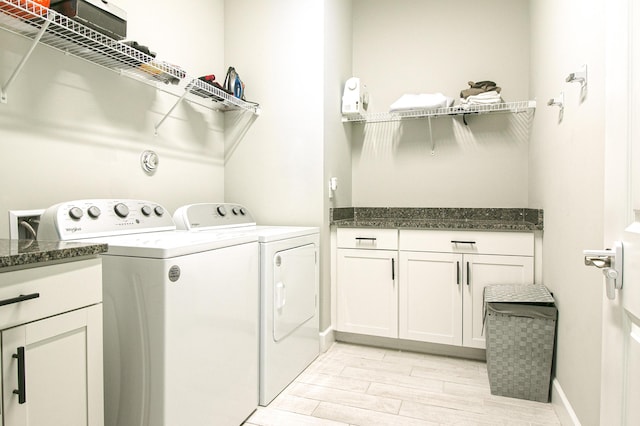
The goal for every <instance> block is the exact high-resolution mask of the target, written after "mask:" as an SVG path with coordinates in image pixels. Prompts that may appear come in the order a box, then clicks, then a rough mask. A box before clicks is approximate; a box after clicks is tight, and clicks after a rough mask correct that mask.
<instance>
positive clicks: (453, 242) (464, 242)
mask: <svg viewBox="0 0 640 426" xmlns="http://www.w3.org/2000/svg"><path fill="white" fill-rule="evenodd" d="M475 243H476V242H475V241H464V240H451V244H469V245H474V244H475Z"/></svg>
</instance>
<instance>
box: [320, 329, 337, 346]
mask: <svg viewBox="0 0 640 426" xmlns="http://www.w3.org/2000/svg"><path fill="white" fill-rule="evenodd" d="M335 341H336V338H335V336H334V333H333V327H331V326H329V327H327V329H326V330H324V331H321V332H320V352H326V351H327V350H328V349H329V348H330V347H331V345H332V344H333V342H335Z"/></svg>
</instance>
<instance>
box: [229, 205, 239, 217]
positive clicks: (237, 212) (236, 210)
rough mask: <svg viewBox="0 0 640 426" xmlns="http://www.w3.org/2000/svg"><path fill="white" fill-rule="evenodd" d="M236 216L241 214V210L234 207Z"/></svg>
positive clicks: (233, 210)
mask: <svg viewBox="0 0 640 426" xmlns="http://www.w3.org/2000/svg"><path fill="white" fill-rule="evenodd" d="M231 211H232V212H233V215H234V216H238V215H239V214H240V209H239V208H238V207H234V208H232V209H231Z"/></svg>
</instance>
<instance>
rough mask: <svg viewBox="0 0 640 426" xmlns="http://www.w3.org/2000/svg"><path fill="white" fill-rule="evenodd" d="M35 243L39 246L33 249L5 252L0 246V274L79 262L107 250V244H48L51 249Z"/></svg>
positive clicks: (20, 248)
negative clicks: (57, 263) (5, 271)
mask: <svg viewBox="0 0 640 426" xmlns="http://www.w3.org/2000/svg"><path fill="white" fill-rule="evenodd" d="M37 243H39V244H38V245H37V246H36V247H35V248H33V249H30V247H18V249H17V250H6V249H5V248H6V247H4V246H2V245H0V248H2V249H1V250H0V272H4V270H15V269H17V268H19V267H33V266H39V265H40V264H47V263H51V262H60V261H73V260H80V259H81V258H84V257H91V256H97V255H99V254H102V253H106V252H107V250H108V246H107V244H90V243H58V242H50V243H49V244H50V245H51V246H52V247H50V248H48V247H46V245H47V244H46V243H45V244H43V242H37ZM43 245H44V246H45V247H43ZM5 268H6V269H5Z"/></svg>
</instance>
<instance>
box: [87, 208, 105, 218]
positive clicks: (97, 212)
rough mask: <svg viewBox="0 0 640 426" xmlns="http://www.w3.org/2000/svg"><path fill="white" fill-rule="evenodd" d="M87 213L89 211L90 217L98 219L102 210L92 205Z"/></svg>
mask: <svg viewBox="0 0 640 426" xmlns="http://www.w3.org/2000/svg"><path fill="white" fill-rule="evenodd" d="M87 213H89V217H91V218H93V219H97V218H98V216H100V213H102V212H101V211H100V209H99V208H98V207H96V206H91V207H89V210H87Z"/></svg>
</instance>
